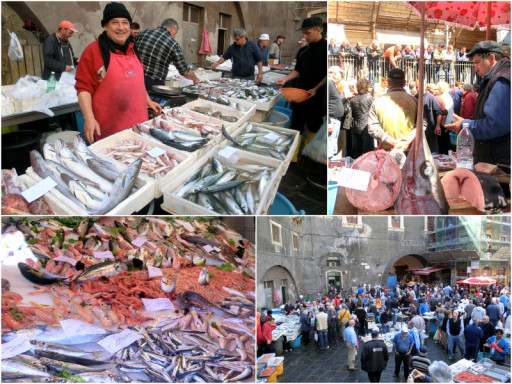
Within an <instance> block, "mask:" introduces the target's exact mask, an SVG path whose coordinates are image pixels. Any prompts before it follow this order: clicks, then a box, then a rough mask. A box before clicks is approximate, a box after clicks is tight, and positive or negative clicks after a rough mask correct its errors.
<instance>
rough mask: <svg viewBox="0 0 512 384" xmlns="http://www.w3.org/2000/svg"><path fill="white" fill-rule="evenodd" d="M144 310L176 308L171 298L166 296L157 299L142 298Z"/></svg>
mask: <svg viewBox="0 0 512 384" xmlns="http://www.w3.org/2000/svg"><path fill="white" fill-rule="evenodd" d="M142 302H143V303H144V307H146V311H161V310H163V309H176V308H174V305H172V303H171V300H169V299H168V298H166V297H161V298H158V299H142Z"/></svg>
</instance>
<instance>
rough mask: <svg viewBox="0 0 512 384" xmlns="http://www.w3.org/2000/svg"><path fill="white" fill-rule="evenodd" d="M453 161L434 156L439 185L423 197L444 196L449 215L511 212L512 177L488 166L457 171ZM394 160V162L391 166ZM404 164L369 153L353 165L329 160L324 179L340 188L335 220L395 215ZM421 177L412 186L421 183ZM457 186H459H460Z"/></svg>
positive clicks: (389, 156) (391, 156)
mask: <svg viewBox="0 0 512 384" xmlns="http://www.w3.org/2000/svg"><path fill="white" fill-rule="evenodd" d="M454 156H455V157H456V154H452V155H451V156H446V155H436V156H433V160H434V164H435V166H436V171H437V173H438V175H439V183H434V186H433V187H432V188H431V187H428V188H426V189H425V190H426V191H428V192H427V194H431V195H432V196H438V195H439V190H442V192H443V195H444V196H445V197H446V208H447V211H446V212H447V214H454V215H460V214H466V215H467V214H472V215H482V214H500V213H508V212H510V189H509V187H508V186H509V184H510V174H507V173H506V171H505V170H504V169H503V168H500V167H498V166H496V165H491V164H486V163H478V164H476V165H475V170H476V173H475V172H473V171H471V170H467V169H461V168H457V169H455V167H456V163H455V160H454V159H455V157H454ZM392 159H395V160H396V161H395V163H393V161H391V160H392ZM404 162H405V158H404V154H403V153H393V152H391V153H385V152H384V151H383V150H379V151H374V152H368V153H366V154H364V155H362V156H360V157H359V158H358V159H355V160H353V159H351V158H333V159H331V160H330V161H329V176H328V178H329V180H330V181H332V182H333V183H337V185H338V189H337V194H336V195H335V205H334V214H359V215H367V214H370V215H374V214H378V215H393V214H396V213H397V211H396V204H397V201H398V196H399V192H400V187H402V188H404V186H403V184H404V183H405V179H404V178H403V171H402V170H401V168H400V167H402V166H403V163H404ZM346 163H348V166H347V165H346ZM508 171H510V169H509V170H508ZM419 172H420V171H418V174H417V176H415V180H420V174H419ZM457 180H462V181H463V183H462V184H460V185H459V183H458V182H457ZM409 197H410V196H409ZM404 199H407V197H404Z"/></svg>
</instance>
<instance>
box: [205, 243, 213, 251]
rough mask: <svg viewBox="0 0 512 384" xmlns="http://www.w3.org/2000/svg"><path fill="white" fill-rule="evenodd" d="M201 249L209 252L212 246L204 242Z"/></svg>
mask: <svg viewBox="0 0 512 384" xmlns="http://www.w3.org/2000/svg"><path fill="white" fill-rule="evenodd" d="M203 249H204V250H205V251H206V252H211V251H213V247H212V246H211V245H210V244H206V245H205V246H203Z"/></svg>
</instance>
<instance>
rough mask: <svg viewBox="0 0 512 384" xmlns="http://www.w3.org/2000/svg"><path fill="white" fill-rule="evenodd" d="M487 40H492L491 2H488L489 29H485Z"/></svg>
mask: <svg viewBox="0 0 512 384" xmlns="http://www.w3.org/2000/svg"><path fill="white" fill-rule="evenodd" d="M485 40H491V2H490V1H488V2H487V30H486V31H485Z"/></svg>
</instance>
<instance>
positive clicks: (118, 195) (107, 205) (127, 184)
mask: <svg viewBox="0 0 512 384" xmlns="http://www.w3.org/2000/svg"><path fill="white" fill-rule="evenodd" d="M141 165H142V160H141V159H138V160H135V161H134V162H133V163H132V164H131V165H130V166H128V168H126V169H125V170H124V171H123V172H121V174H120V175H119V177H118V178H117V179H116V181H115V183H114V185H113V187H112V191H111V193H110V195H109V196H108V198H107V199H105V200H104V201H103V204H102V205H101V207H100V208H98V209H97V210H96V211H94V213H93V214H94V215H104V214H105V213H107V212H109V211H111V210H112V209H114V208H115V207H117V206H118V205H119V204H120V203H121V202H122V201H124V200H125V199H126V198H127V197H128V196H129V195H130V193H131V192H132V189H133V187H134V186H135V182H136V181H137V176H138V175H139V171H140V167H141Z"/></svg>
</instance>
